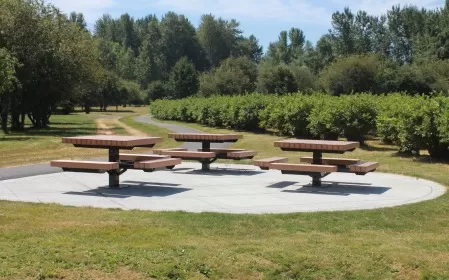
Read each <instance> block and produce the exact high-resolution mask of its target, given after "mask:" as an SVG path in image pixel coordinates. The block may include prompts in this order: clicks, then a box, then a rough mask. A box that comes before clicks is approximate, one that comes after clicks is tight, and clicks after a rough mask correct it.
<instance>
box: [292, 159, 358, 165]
mask: <svg viewBox="0 0 449 280" xmlns="http://www.w3.org/2000/svg"><path fill="white" fill-rule="evenodd" d="M300 161H301V162H306V163H312V162H313V157H301V159H300ZM359 161H360V160H359V159H350V158H322V160H321V162H322V164H324V165H339V166H348V165H351V164H355V163H358V162H359Z"/></svg>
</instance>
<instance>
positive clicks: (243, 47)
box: [232, 35, 263, 63]
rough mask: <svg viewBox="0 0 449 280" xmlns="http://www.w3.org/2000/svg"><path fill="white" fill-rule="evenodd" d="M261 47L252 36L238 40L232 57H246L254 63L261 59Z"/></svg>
mask: <svg viewBox="0 0 449 280" xmlns="http://www.w3.org/2000/svg"><path fill="white" fill-rule="evenodd" d="M262 55H263V47H262V46H261V45H259V40H257V38H256V37H255V36H254V35H251V36H249V37H248V38H243V37H242V38H239V39H238V40H237V42H236V45H235V46H234V50H233V51H232V56H233V57H246V58H249V59H251V60H252V61H253V62H255V63H259V62H260V60H261V59H262Z"/></svg>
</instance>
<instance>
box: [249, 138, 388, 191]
mask: <svg viewBox="0 0 449 280" xmlns="http://www.w3.org/2000/svg"><path fill="white" fill-rule="evenodd" d="M274 146H275V147H278V148H280V149H281V150H283V151H297V152H312V153H313V154H312V155H313V156H312V157H301V158H300V161H301V162H303V163H305V164H293V163H287V162H288V159H287V158H285V157H274V158H268V159H262V160H257V161H255V162H254V164H255V165H256V166H259V167H260V168H261V169H264V170H267V169H274V170H280V171H281V172H282V173H283V174H297V175H308V176H311V177H312V186H317V187H318V186H321V179H322V178H324V177H326V176H328V175H329V174H331V173H332V172H345V173H354V174H356V175H365V174H367V173H369V172H373V171H375V170H376V169H377V167H378V166H379V163H377V162H363V161H361V160H359V159H348V158H323V153H334V154H344V153H346V152H351V151H354V150H355V149H356V148H358V147H359V143H358V142H350V141H327V140H307V139H286V140H280V141H275V142H274Z"/></svg>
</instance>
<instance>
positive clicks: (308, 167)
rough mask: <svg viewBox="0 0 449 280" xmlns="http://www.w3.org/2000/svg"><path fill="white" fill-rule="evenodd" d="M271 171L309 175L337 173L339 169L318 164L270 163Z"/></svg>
mask: <svg viewBox="0 0 449 280" xmlns="http://www.w3.org/2000/svg"><path fill="white" fill-rule="evenodd" d="M268 167H269V168H270V169H275V170H280V171H291V172H309V173H315V172H316V173H327V172H337V169H338V167H337V166H335V165H318V164H294V163H270V164H269V165H268Z"/></svg>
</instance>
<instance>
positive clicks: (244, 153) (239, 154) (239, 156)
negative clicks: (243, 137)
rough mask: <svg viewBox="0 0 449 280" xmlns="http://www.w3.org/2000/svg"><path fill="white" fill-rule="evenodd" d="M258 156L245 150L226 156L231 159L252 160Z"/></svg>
mask: <svg viewBox="0 0 449 280" xmlns="http://www.w3.org/2000/svg"><path fill="white" fill-rule="evenodd" d="M256 155H257V152H256V151H252V150H243V151H235V152H229V153H227V154H226V157H227V158H229V159H251V158H253V157H255V156H256Z"/></svg>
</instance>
